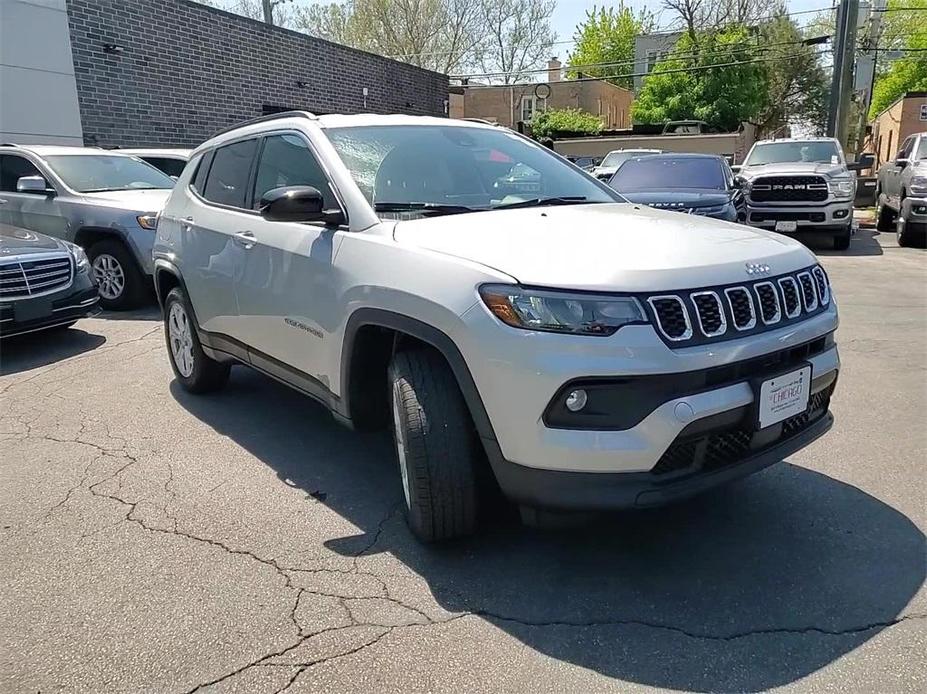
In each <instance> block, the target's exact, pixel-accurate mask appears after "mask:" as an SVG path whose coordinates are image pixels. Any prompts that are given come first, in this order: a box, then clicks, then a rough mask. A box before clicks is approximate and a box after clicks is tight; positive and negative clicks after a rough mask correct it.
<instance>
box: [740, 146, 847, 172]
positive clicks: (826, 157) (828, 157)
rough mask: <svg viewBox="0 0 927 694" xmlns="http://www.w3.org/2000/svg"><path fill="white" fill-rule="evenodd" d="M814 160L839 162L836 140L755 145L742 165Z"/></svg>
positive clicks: (816, 161)
mask: <svg viewBox="0 0 927 694" xmlns="http://www.w3.org/2000/svg"><path fill="white" fill-rule="evenodd" d="M799 161H804V162H815V163H819V164H839V163H840V150H838V149H837V143H836V142H830V141H829V140H823V141H820V142H770V143H769V144H764V145H756V146H755V147H754V148H753V149H752V150H751V151H750V154H749V156H748V157H747V160H746V161H745V162H744V166H762V165H763V164H786V163H791V162H799Z"/></svg>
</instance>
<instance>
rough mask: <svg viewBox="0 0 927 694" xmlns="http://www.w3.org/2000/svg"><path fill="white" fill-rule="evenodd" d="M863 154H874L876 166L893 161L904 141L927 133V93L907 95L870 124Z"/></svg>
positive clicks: (909, 93) (910, 93)
mask: <svg viewBox="0 0 927 694" xmlns="http://www.w3.org/2000/svg"><path fill="white" fill-rule="evenodd" d="M870 127H871V132H870V133H869V135H868V136H867V137H866V141H865V143H864V147H863V151H864V152H875V155H876V167H878V166H879V165H881V164H884V163H885V162H887V161H891V160H892V159H893V158H894V156H895V153H896V152H897V151H898V147H899V146H900V144H901V143H902V142H903V141H904V139H905V138H906V137H907V136H908V135H911V134H913V133H919V132H925V131H927V92H908V93H907V94H905V95H904V96H902V97H900V98H899V99H898V100H897V101H895V103H893V104H892V105H891V106H889V107H888V108H887V109H885V110H884V111H882V113H880V114H879V115H878V116H876V117H875V120H873V121H872V123H870Z"/></svg>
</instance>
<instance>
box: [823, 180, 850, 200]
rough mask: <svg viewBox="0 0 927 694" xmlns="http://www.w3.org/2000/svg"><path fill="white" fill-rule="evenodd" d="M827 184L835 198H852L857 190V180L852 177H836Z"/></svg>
mask: <svg viewBox="0 0 927 694" xmlns="http://www.w3.org/2000/svg"><path fill="white" fill-rule="evenodd" d="M827 185H828V186H829V187H830V194H831V195H833V196H834V197H835V198H851V197H853V193H855V192H856V181H855V180H854V179H852V178H835V179H833V180H831V181H830V182H829V183H828V184H827Z"/></svg>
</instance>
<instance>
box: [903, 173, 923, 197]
mask: <svg viewBox="0 0 927 694" xmlns="http://www.w3.org/2000/svg"><path fill="white" fill-rule="evenodd" d="M908 190H909V191H910V192H911V193H912V194H913V195H927V176H912V177H911V182H910V183H909V184H908Z"/></svg>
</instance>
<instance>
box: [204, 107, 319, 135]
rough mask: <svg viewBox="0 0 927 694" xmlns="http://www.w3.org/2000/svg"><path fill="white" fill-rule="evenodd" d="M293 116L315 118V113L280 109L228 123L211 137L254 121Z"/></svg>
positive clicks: (261, 121)
mask: <svg viewBox="0 0 927 694" xmlns="http://www.w3.org/2000/svg"><path fill="white" fill-rule="evenodd" d="M294 116H296V117H300V118H309V119H312V120H315V118H316V115H315V114H314V113H310V112H309V111H281V112H280V113H271V114H269V115H266V116H258V117H257V118H252V119H251V120H246V121H242V122H241V123H236V124H235V125H230V126H229V127H227V128H223V129H222V130H220V131H219V132H216V133H213V134H212V137H217V136H219V135H224V134H225V133H230V132H232V131H233V130H238V129H239V128H244V127H245V126H246V125H254V124H255V123H266V122H267V121H271V120H277V119H279V118H293V117H294Z"/></svg>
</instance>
